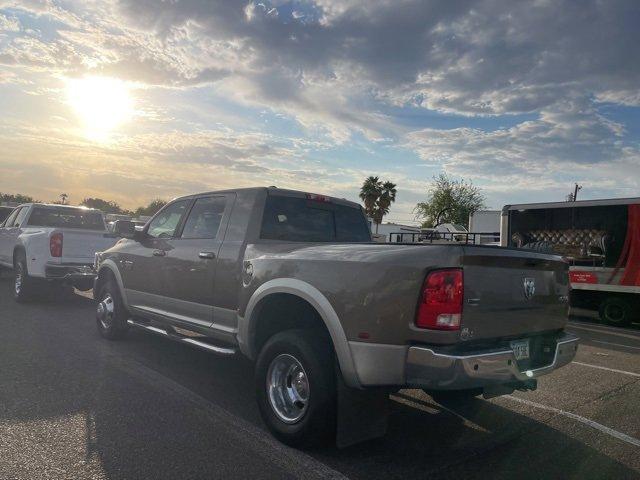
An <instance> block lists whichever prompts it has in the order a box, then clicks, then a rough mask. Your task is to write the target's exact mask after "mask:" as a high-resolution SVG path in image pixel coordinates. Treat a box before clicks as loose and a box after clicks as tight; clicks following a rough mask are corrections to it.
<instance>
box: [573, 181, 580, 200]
mask: <svg viewBox="0 0 640 480" xmlns="http://www.w3.org/2000/svg"><path fill="white" fill-rule="evenodd" d="M580 190H582V185H578V184H577V183H576V188H575V190H574V191H573V201H574V202H575V201H576V200H578V192H579V191H580Z"/></svg>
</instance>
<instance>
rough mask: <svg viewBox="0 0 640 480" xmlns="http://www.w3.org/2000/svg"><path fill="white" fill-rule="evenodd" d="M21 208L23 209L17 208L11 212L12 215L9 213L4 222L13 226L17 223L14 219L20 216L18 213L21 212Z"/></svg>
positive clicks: (6, 225) (7, 225) (8, 225)
mask: <svg viewBox="0 0 640 480" xmlns="http://www.w3.org/2000/svg"><path fill="white" fill-rule="evenodd" d="M20 210H22V208H16V209H15V210H14V211H13V212H11V215H9V217H8V218H7V220H6V221H5V222H4V226H5V227H7V228H9V227H13V224H14V223H15V222H14V220H15V219H16V217H17V216H18V213H20Z"/></svg>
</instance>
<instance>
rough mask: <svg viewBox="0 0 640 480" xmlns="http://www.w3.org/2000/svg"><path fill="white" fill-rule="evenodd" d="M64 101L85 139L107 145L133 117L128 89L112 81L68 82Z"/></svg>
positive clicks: (118, 81) (118, 82) (75, 80)
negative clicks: (68, 105) (118, 129)
mask: <svg viewBox="0 0 640 480" xmlns="http://www.w3.org/2000/svg"><path fill="white" fill-rule="evenodd" d="M67 101H68V102H69V104H70V105H71V107H73V109H74V110H75V112H76V114H77V115H78V117H79V118H80V120H81V121H82V125H83V129H84V133H85V136H86V137H87V138H89V139H91V140H96V141H107V140H108V139H109V138H110V136H111V133H112V132H113V131H114V130H115V129H116V128H117V127H118V126H120V125H122V124H123V123H125V122H126V121H127V120H129V119H130V118H131V116H132V114H133V100H132V98H131V95H130V93H129V88H128V86H127V85H126V83H125V82H123V81H122V80H118V79H114V78H107V77H85V78H81V79H71V80H68V82H67Z"/></svg>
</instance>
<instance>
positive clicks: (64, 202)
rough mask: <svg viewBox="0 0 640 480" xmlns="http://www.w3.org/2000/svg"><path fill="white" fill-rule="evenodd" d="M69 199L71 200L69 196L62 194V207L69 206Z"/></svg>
mask: <svg viewBox="0 0 640 480" xmlns="http://www.w3.org/2000/svg"><path fill="white" fill-rule="evenodd" d="M67 198H69V195H67V194H66V193H61V194H60V199H61V203H62V205H66V204H67Z"/></svg>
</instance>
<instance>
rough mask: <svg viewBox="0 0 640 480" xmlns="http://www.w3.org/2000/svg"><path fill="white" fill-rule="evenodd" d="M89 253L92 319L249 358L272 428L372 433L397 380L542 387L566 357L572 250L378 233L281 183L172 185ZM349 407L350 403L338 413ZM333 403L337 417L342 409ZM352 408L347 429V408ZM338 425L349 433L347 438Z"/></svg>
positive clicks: (447, 393)
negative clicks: (213, 188)
mask: <svg viewBox="0 0 640 480" xmlns="http://www.w3.org/2000/svg"><path fill="white" fill-rule="evenodd" d="M117 229H118V231H119V233H120V234H121V235H122V236H124V237H126V238H125V239H123V240H120V241H119V242H118V243H117V244H116V245H115V246H114V247H112V248H111V249H109V250H107V251H105V252H102V253H99V254H97V255H96V268H97V271H98V277H97V279H96V283H95V287H94V296H95V298H96V300H97V327H98V330H99V332H100V333H101V335H102V336H104V337H105V338H107V339H110V340H115V339H119V338H121V337H122V336H123V335H124V334H125V332H126V331H127V329H128V328H129V327H138V328H142V329H146V330H147V331H149V332H153V333H156V334H160V335H163V336H165V337H167V338H169V339H173V340H177V341H179V342H182V343H185V344H188V345H191V346H195V347H200V348H202V349H205V350H208V351H211V352H214V353H217V354H221V355H233V354H236V353H240V354H242V355H245V356H246V357H248V358H250V359H252V360H254V361H255V390H256V398H257V401H258V406H259V409H260V412H261V414H262V418H263V419H264V421H265V423H266V424H267V426H268V427H269V429H270V430H271V431H272V432H273V434H274V435H275V436H276V437H277V438H279V439H280V440H282V441H283V442H286V443H288V444H290V445H295V446H300V445H308V444H313V443H316V442H321V441H323V440H326V439H328V438H332V436H333V435H334V434H335V432H336V429H337V432H338V444H339V445H345V444H349V443H353V442H354V441H357V440H359V439H362V438H363V437H366V436H367V435H369V436H375V435H380V434H382V433H383V432H384V429H385V428H386V423H385V421H384V420H383V419H384V418H385V415H386V413H385V407H384V405H386V403H384V402H385V401H388V393H389V391H390V390H393V389H398V388H401V387H410V388H423V389H425V390H426V391H428V392H430V393H431V394H432V395H433V396H434V397H435V398H436V399H440V400H441V401H445V400H446V399H447V398H465V397H472V396H476V395H479V394H483V393H484V395H485V396H487V397H490V396H496V395H501V394H506V393H511V392H513V391H514V389H523V390H526V389H535V388H536V378H537V377H539V376H541V375H544V374H547V373H550V372H551V371H553V370H554V369H556V368H558V367H561V366H563V365H565V364H567V363H569V362H570V361H571V360H572V359H573V357H574V355H575V351H576V349H577V341H578V339H577V337H575V336H574V335H572V334H570V333H567V332H565V330H564V327H565V324H566V314H567V302H568V299H567V295H568V277H567V264H566V263H564V262H563V261H562V260H561V258H560V257H557V256H552V255H546V254H540V253H534V252H526V251H522V250H516V249H506V248H500V247H484V246H478V245H461V244H456V243H453V242H449V243H448V244H434V245H397V244H393V243H386V244H380V243H373V242H371V234H370V231H369V228H368V226H367V221H366V218H365V215H364V213H363V211H362V209H361V207H360V206H359V205H358V204H355V203H352V202H349V201H346V200H340V199H336V198H331V197H327V196H323V195H315V194H308V193H302V192H295V191H289V190H281V189H277V188H251V189H240V190H227V191H220V192H211V193H203V194H198V195H191V196H186V197H182V198H178V199H176V200H173V201H172V202H170V203H169V204H168V205H166V206H165V207H164V208H163V209H162V210H161V211H160V212H158V213H157V214H156V215H155V216H154V217H153V219H152V220H150V221H149V222H148V223H147V224H146V226H145V228H144V229H143V230H142V231H136V230H135V229H134V227H133V225H132V224H130V223H127V222H119V223H118V225H117ZM345 412H348V413H346V414H345ZM336 418H338V419H339V420H336ZM357 421H360V424H359V428H364V429H367V428H368V429H369V431H368V433H365V434H363V435H362V436H360V437H358V438H355V439H354V435H353V431H352V429H351V428H344V422H347V423H348V422H357ZM345 438H346V439H345Z"/></svg>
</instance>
